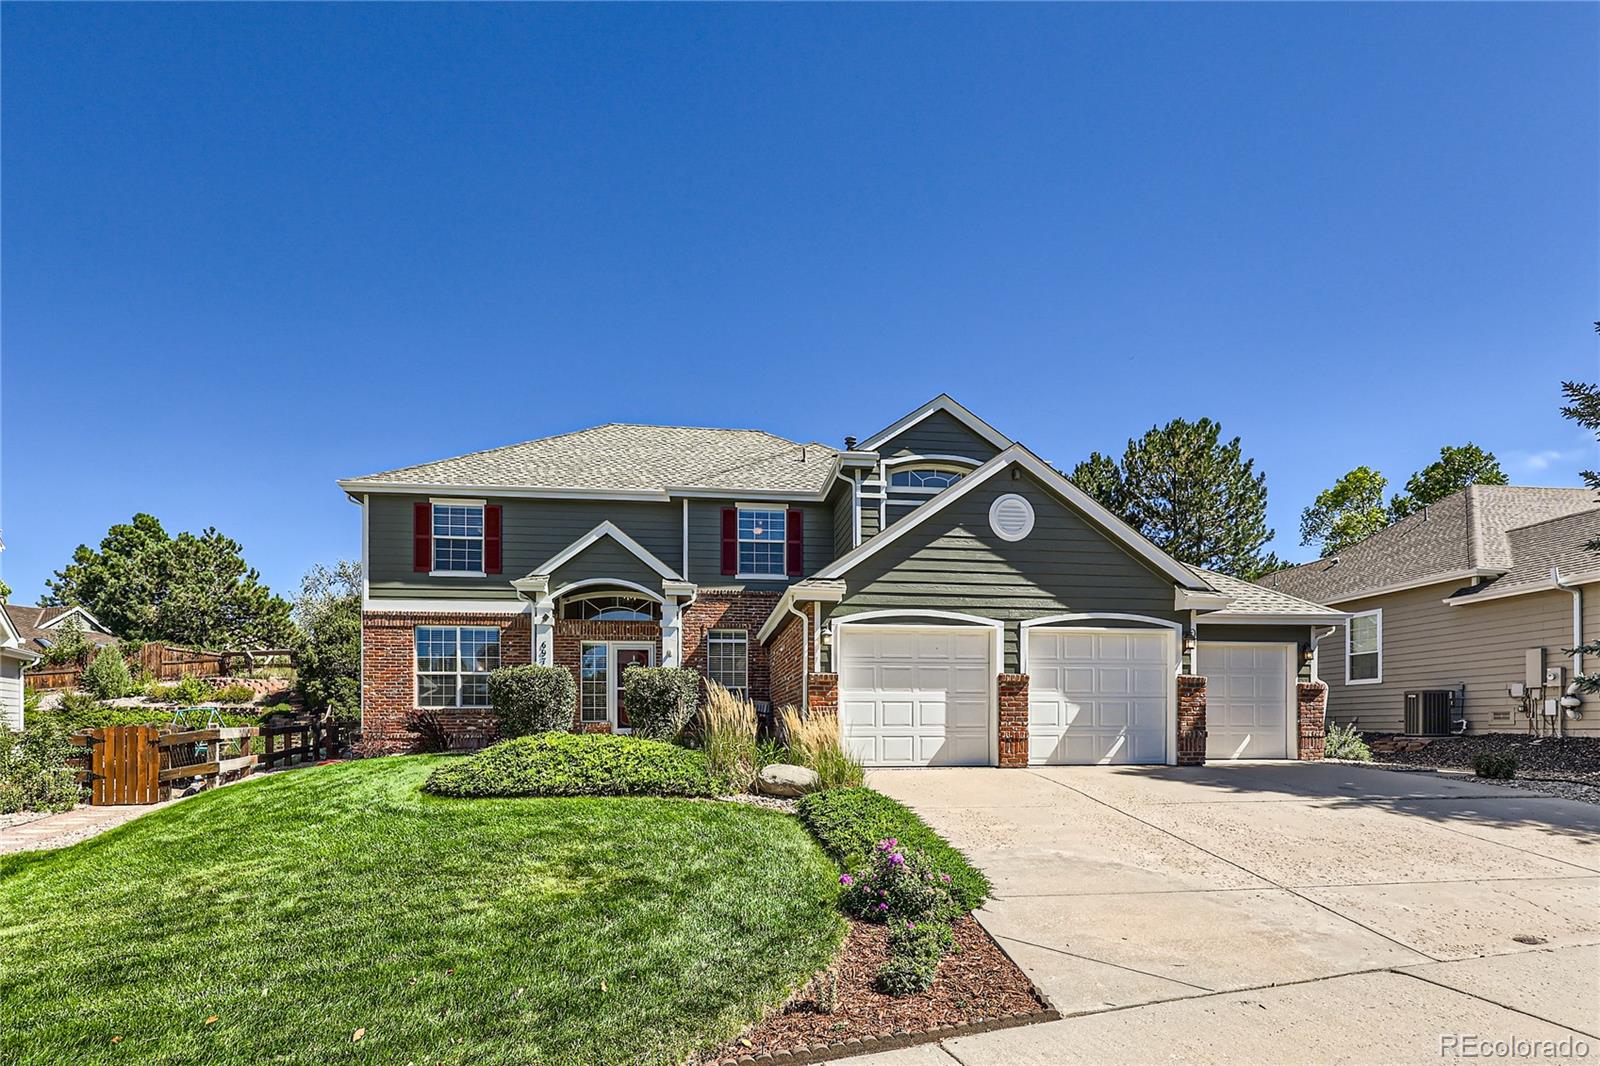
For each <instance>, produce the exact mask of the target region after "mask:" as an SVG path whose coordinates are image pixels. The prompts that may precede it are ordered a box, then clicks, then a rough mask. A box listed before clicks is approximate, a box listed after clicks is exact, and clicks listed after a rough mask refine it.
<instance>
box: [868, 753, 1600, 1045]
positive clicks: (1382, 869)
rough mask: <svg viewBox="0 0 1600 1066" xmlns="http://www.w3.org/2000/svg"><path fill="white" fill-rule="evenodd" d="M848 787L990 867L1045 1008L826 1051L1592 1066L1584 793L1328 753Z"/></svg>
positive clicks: (1004, 924) (1598, 908)
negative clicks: (900, 1047) (980, 1027)
mask: <svg viewBox="0 0 1600 1066" xmlns="http://www.w3.org/2000/svg"><path fill="white" fill-rule="evenodd" d="M869 783H870V784H872V785H873V786H874V787H876V788H878V789H880V790H882V791H884V792H886V793H888V794H890V795H892V796H895V797H896V798H898V799H901V800H903V801H904V802H906V803H909V804H910V805H911V806H913V807H914V808H916V809H917V811H918V812H919V813H920V814H922V816H923V817H924V818H926V819H927V820H928V821H929V822H930V823H931V824H932V825H934V826H935V827H936V828H937V829H939V830H940V831H941V832H943V833H944V834H945V835H946V836H947V837H949V838H950V840H951V841H952V842H953V843H954V844H956V845H957V846H958V847H961V848H962V849H963V850H965V851H966V852H967V853H968V855H969V856H971V858H972V859H973V860H974V861H975V862H976V863H977V864H978V865H979V866H981V867H983V868H984V869H985V870H986V871H987V872H988V873H989V875H990V877H991V878H992V879H993V881H994V885H995V896H994V898H993V899H992V900H991V901H990V903H989V904H988V906H986V907H985V908H984V910H983V911H982V912H980V914H979V918H980V920H982V922H983V924H984V925H985V927H986V928H988V929H989V931H990V932H991V933H992V934H993V935H994V936H995V937H996V938H997V939H998V940H999V942H1000V943H1001V944H1002V945H1003V946H1004V947H1005V948H1006V950H1007V951H1008V952H1010V953H1011V955H1012V957H1013V958H1015V959H1016V960H1017V962H1018V964H1019V965H1021V966H1022V967H1023V969H1024V970H1026V971H1027V972H1028V973H1029V975H1030V976H1031V977H1032V978H1033V979H1034V981H1035V982H1036V983H1037V984H1038V985H1039V987H1040V988H1041V989H1042V990H1043V991H1044V992H1045V994H1046V995H1047V996H1049V997H1050V998H1051V1000H1052V1001H1053V1002H1054V1003H1055V1005H1056V1006H1057V1007H1058V1008H1059V1009H1060V1010H1061V1011H1062V1013H1063V1014H1065V1015H1067V1017H1066V1018H1064V1019H1063V1020H1062V1021H1059V1022H1052V1023H1048V1024H1045V1025H1038V1026H1030V1027H1027V1028H1022V1029H1012V1030H1005V1031H1002V1032H996V1033H987V1034H982V1035H978V1036H973V1037H966V1038H962V1039H957V1040H951V1041H947V1042H946V1043H944V1044H942V1045H926V1046H923V1047H920V1048H912V1049H907V1050H905V1051H901V1052H894V1053H890V1054H887V1055H880V1056H869V1057H864V1058H860V1059H854V1060H848V1061H851V1062H854V1063H858V1064H863V1063H872V1064H876V1066H931V1064H935V1063H937V1064H940V1066H951V1064H952V1063H955V1062H959V1063H962V1064H964V1066H991V1064H992V1066H1000V1064H1010V1063H1129V1064H1133V1063H1158V1062H1159V1063H1173V1062H1180V1063H1219V1064H1221V1063H1227V1064H1231V1066H1238V1064H1252V1063H1273V1064H1279V1063H1325V1062H1353V1063H1366V1062H1371V1063H1413V1062H1414V1063H1439V1062H1449V1061H1452V1060H1454V1059H1455V1058H1457V1057H1462V1058H1464V1057H1468V1056H1467V1054H1466V1053H1465V1052H1466V1049H1467V1047H1468V1043H1469V1041H1471V1040H1473V1039H1477V1040H1481V1041H1512V1040H1524V1041H1529V1042H1534V1043H1533V1046H1531V1047H1528V1048H1522V1049H1519V1048H1509V1049H1507V1050H1509V1051H1511V1052H1512V1054H1510V1055H1509V1056H1502V1057H1501V1059H1500V1061H1516V1062H1540V1061H1568V1062H1570V1061H1580V1062H1581V1061H1594V1062H1600V807H1596V806H1594V805H1592V804H1583V803H1577V802H1573V801H1570V800H1562V799H1555V798H1548V797H1543V796H1539V795H1537V794H1532V793H1529V792H1520V791H1519V792H1509V791H1507V790H1504V789H1497V788H1494V787H1493V786H1486V785H1479V784H1476V783H1475V782H1472V781H1461V780H1444V779H1440V778H1438V777H1435V776H1433V775H1419V774H1405V773H1394V772H1386V771H1381V770H1372V769H1367V768H1364V767H1354V766H1345V765H1335V764H1298V763H1256V764H1232V765H1222V766H1208V767H1203V768H1194V769H1177V768H1171V767H1036V768H1033V769H1030V770H1022V771H1018V770H998V769H982V768H975V769H961V770H954V769H951V770H903V771H877V772H874V773H873V774H872V775H871V779H870V782H869ZM1452 1041H1454V1043H1453V1045H1452ZM1540 1041H1547V1042H1549V1044H1548V1046H1547V1047H1546V1046H1540V1045H1539V1044H1538V1043H1537V1042H1540ZM1563 1042H1565V1043H1563ZM1582 1047H1586V1048H1587V1049H1588V1051H1587V1056H1583V1055H1580V1054H1579V1051H1580V1049H1581V1048H1582ZM1518 1051H1523V1052H1531V1054H1530V1053H1523V1054H1518V1053H1517V1052H1518ZM1544 1051H1549V1052H1552V1053H1551V1054H1541V1053H1540V1052H1544ZM1471 1057H1472V1058H1473V1060H1474V1061H1484V1060H1487V1061H1497V1059H1496V1056H1495V1055H1494V1054H1482V1053H1480V1054H1477V1055H1474V1056H1471Z"/></svg>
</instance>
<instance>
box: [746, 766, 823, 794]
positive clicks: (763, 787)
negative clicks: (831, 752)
mask: <svg viewBox="0 0 1600 1066" xmlns="http://www.w3.org/2000/svg"><path fill="white" fill-rule="evenodd" d="M821 781H822V779H821V778H819V777H818V776H817V772H816V771H815V770H808V769H807V768H806V767H804V766H795V765H794V764H793V763H786V762H775V763H772V764H771V765H770V766H764V767H762V768H761V772H760V773H759V774H757V775H756V791H757V792H760V793H761V794H762V795H763V796H803V795H805V794H806V793H807V792H814V791H816V788H817V785H819V784H820V783H821Z"/></svg>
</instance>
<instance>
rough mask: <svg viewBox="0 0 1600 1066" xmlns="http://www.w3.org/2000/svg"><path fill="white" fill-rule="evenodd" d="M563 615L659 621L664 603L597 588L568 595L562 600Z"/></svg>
mask: <svg viewBox="0 0 1600 1066" xmlns="http://www.w3.org/2000/svg"><path fill="white" fill-rule="evenodd" d="M561 617H562V618H566V619H575V620H577V621H582V622H655V621H659V620H660V618H661V605H660V604H658V603H656V602H655V601H654V600H651V599H648V598H646V597H644V596H619V595H616V594H615V593H609V592H596V593H591V594H590V595H587V596H569V597H567V598H566V599H565V600H563V601H562V602H561Z"/></svg>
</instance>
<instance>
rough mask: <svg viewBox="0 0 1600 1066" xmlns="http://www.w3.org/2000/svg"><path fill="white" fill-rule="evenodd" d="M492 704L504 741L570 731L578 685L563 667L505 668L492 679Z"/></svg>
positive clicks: (497, 671) (490, 698)
mask: <svg viewBox="0 0 1600 1066" xmlns="http://www.w3.org/2000/svg"><path fill="white" fill-rule="evenodd" d="M489 704H490V705H491V706H492V707H493V708H494V713H495V716H496V717H498V718H499V719H500V735H501V736H503V737H523V736H528V735H529V734H532V733H548V732H551V731H554V730H563V731H570V730H571V729H572V715H573V708H575V707H576V706H577V705H578V683H577V682H576V681H574V680H572V671H571V670H568V669H567V668H566V667H564V666H502V667H501V668H500V669H498V670H496V671H494V672H493V673H491V674H490V675H489Z"/></svg>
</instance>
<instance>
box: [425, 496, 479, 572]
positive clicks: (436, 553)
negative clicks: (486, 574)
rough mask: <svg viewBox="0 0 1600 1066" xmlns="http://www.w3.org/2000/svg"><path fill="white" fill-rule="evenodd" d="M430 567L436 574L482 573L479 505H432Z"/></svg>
mask: <svg viewBox="0 0 1600 1066" xmlns="http://www.w3.org/2000/svg"><path fill="white" fill-rule="evenodd" d="M433 568H434V570H435V571H438V572H440V573H452V574H481V573H483V505H482V504H481V503H479V504H466V503H436V504H434V505H433Z"/></svg>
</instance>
